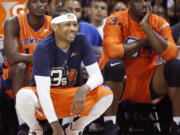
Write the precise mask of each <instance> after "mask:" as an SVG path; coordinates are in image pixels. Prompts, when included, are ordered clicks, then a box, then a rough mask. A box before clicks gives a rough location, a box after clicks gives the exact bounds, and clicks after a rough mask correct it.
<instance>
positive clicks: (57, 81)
mask: <svg viewBox="0 0 180 135" xmlns="http://www.w3.org/2000/svg"><path fill="white" fill-rule="evenodd" d="M74 80H76V70H69V71H68V76H67V77H63V70H62V68H54V69H52V70H51V86H68V82H72V81H74Z"/></svg>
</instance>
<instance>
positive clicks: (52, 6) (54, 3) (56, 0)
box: [46, 0, 63, 16]
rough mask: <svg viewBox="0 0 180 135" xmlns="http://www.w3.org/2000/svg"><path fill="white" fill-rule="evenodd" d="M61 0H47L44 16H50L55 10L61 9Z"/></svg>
mask: <svg viewBox="0 0 180 135" xmlns="http://www.w3.org/2000/svg"><path fill="white" fill-rule="evenodd" d="M62 1H63V0H49V1H48V7H47V9H46V10H47V11H46V14H47V15H50V16H52V15H53V13H54V12H55V10H56V9H57V8H60V7H62Z"/></svg>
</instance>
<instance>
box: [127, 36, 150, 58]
mask: <svg viewBox="0 0 180 135" xmlns="http://www.w3.org/2000/svg"><path fill="white" fill-rule="evenodd" d="M147 45H148V39H146V38H144V39H140V40H137V41H134V42H132V43H128V44H124V50H125V55H124V57H125V58H128V57H131V56H132V55H133V54H134V53H136V52H138V51H139V50H141V49H142V48H144V47H145V46H147Z"/></svg>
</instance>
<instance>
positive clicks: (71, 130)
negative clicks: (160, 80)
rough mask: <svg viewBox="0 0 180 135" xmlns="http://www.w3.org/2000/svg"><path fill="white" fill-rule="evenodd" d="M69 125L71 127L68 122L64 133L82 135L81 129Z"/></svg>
mask: <svg viewBox="0 0 180 135" xmlns="http://www.w3.org/2000/svg"><path fill="white" fill-rule="evenodd" d="M71 127H72V124H70V125H69V126H68V127H67V128H66V129H65V132H66V135H82V134H83V130H75V129H72V128H71Z"/></svg>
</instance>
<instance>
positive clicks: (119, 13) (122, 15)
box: [108, 9, 129, 20]
mask: <svg viewBox="0 0 180 135" xmlns="http://www.w3.org/2000/svg"><path fill="white" fill-rule="evenodd" d="M128 12H129V9H126V10H123V11H117V12H115V13H112V14H111V15H110V16H109V17H108V18H112V17H115V18H118V19H120V20H122V19H126V18H127V17H128Z"/></svg>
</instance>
